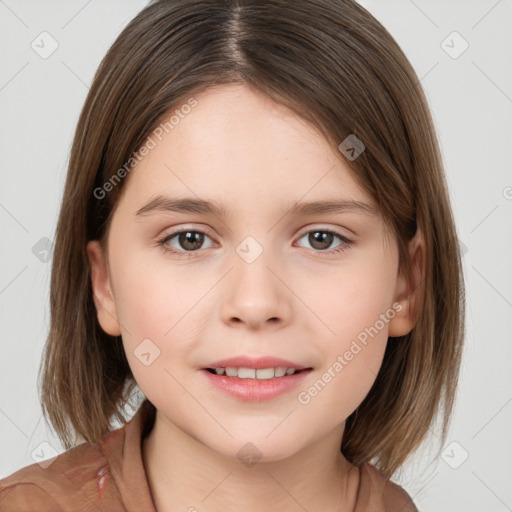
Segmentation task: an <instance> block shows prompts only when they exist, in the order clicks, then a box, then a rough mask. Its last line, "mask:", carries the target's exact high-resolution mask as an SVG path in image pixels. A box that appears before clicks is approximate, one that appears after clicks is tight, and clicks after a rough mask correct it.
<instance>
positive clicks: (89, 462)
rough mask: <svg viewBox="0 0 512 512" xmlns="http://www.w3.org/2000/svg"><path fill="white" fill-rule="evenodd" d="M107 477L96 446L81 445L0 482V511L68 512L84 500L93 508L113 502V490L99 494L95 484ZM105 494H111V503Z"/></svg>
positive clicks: (105, 462)
mask: <svg viewBox="0 0 512 512" xmlns="http://www.w3.org/2000/svg"><path fill="white" fill-rule="evenodd" d="M102 478H103V480H101V479H102ZM107 478H108V466H107V461H106V460H105V457H104V456H103V454H102V452H101V450H100V449H99V447H98V445H97V444H90V443H83V444H81V445H79V446H76V447H74V448H71V449H70V450H67V451H65V452H64V453H61V454H60V455H58V456H57V457H56V458H53V459H47V460H45V461H42V462H39V463H35V464H31V465H29V466H25V467H23V468H21V469H19V470H18V471H16V472H14V473H12V474H11V475H9V476H7V477H5V478H3V479H1V480H0V510H2V512H15V511H21V510H25V511H27V510H38V511H41V512H49V511H52V512H53V511H59V512H67V511H71V510H76V509H77V506H78V505H79V504H82V503H84V502H86V501H87V502H90V506H92V507H93V508H95V507H94V505H96V504H97V505H98V506H101V504H103V503H104V501H105V499H107V501H112V499H111V498H112V493H113V492H114V489H109V492H108V493H105V492H103V493H102V492H101V491H102V489H101V486H99V485H98V484H99V482H105V480H106V479H107ZM105 494H108V495H110V500H109V497H108V496H105ZM93 504H94V505H93ZM103 510H105V509H103Z"/></svg>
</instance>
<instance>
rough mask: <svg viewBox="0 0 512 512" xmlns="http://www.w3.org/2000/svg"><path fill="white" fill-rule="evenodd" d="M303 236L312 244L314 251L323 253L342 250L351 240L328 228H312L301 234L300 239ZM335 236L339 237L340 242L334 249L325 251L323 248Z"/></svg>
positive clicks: (325, 247) (330, 242) (329, 243)
mask: <svg viewBox="0 0 512 512" xmlns="http://www.w3.org/2000/svg"><path fill="white" fill-rule="evenodd" d="M304 237H307V241H308V243H310V244H313V249H314V250H315V251H320V252H325V253H330V252H340V251H344V250H345V249H346V248H347V247H348V246H349V245H350V244H351V243H352V241H351V240H349V239H348V238H346V237H345V236H343V235H341V234H339V233H337V232H335V231H331V230H329V229H313V230H311V231H308V232H307V233H305V234H304V235H302V236H301V239H302V238H304ZM335 238H338V239H340V240H341V243H340V244H339V245H337V246H336V247H335V248H334V249H332V250H330V251H326V250H325V249H327V248H328V247H329V246H330V245H331V244H332V243H333V240H334V239H335ZM315 245H316V247H315Z"/></svg>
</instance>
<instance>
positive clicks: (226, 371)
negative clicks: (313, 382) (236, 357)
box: [201, 366, 313, 402]
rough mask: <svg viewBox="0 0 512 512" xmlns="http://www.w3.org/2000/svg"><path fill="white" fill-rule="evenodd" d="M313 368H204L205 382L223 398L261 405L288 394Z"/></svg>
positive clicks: (302, 381) (301, 382)
mask: <svg viewBox="0 0 512 512" xmlns="http://www.w3.org/2000/svg"><path fill="white" fill-rule="evenodd" d="M312 371H313V368H311V367H308V368H293V367H285V366H278V367H268V368H250V367H243V366H242V367H234V366H216V367H215V368H212V367H207V368H203V369H202V371H201V373H202V374H203V375H204V376H205V377H206V379H205V383H206V384H207V385H208V387H210V388H211V389H213V390H216V391H220V393H222V394H223V395H224V396H229V397H231V398H236V399H237V400H238V401H242V402H263V401H265V400H271V399H274V398H277V397H278V396H281V395H286V394H287V393H290V392H291V391H292V390H293V389H294V388H296V387H298V386H299V385H300V384H303V383H304V381H305V379H307V376H308V375H309V373H311V372H312Z"/></svg>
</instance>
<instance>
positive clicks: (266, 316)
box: [222, 235, 289, 327]
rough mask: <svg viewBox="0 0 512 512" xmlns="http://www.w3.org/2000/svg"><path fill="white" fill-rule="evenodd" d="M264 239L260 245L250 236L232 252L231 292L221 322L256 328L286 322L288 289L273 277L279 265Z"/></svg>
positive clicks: (268, 242) (268, 238) (224, 305)
mask: <svg viewBox="0 0 512 512" xmlns="http://www.w3.org/2000/svg"><path fill="white" fill-rule="evenodd" d="M263 238H264V239H263V240H262V241H259V240H257V239H256V237H253V236H251V235H249V236H247V237H246V238H244V239H243V240H242V241H241V242H240V243H239V244H238V246H237V247H236V248H235V254H233V257H232V259H231V260H232V263H233V266H234V268H233V271H232V272H231V276H230V279H229V280H228V282H229V288H230V289H229V291H228V293H227V295H226V296H225V301H224V303H223V306H222V315H223V317H224V318H223V319H224V321H227V322H230V321H231V322H233V321H234V322H237V323H240V322H243V323H246V324H248V325H250V326H252V327H258V326H260V325H263V324H265V322H269V321H272V322H276V321H277V320H279V321H281V322H283V321H287V319H288V317H289V298H287V297H286V290H287V288H286V286H284V285H283V283H282V282H281V280H280V279H279V278H278V277H277V276H276V274H279V270H278V269H279V268H281V265H280V263H279V262H277V261H276V260H275V258H274V254H275V251H274V250H273V249H272V247H270V245H269V244H270V239H271V236H267V237H263ZM260 240H261V238H260Z"/></svg>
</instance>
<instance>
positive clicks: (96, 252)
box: [87, 240, 121, 336]
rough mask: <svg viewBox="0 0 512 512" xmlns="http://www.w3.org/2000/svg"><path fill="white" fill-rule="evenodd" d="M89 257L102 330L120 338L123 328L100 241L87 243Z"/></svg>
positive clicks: (94, 295) (97, 312) (97, 311)
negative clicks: (118, 316)
mask: <svg viewBox="0 0 512 512" xmlns="http://www.w3.org/2000/svg"><path fill="white" fill-rule="evenodd" d="M87 257H88V258H89V265H90V268H91V285H92V290H93V297H94V305H95V306H96V314H97V316H98V322H99V324H100V326H101V328H102V329H103V330H104V331H105V332H106V333H107V334H110V335H111V336H119V335H120V334H121V328H120V326H119V322H118V318H117V309H116V304H115V301H114V295H113V294H112V288H111V285H110V278H109V275H108V267H107V260H106V257H105V254H104V251H103V248H102V247H101V244H100V242H99V241H98V240H91V241H90V242H88V243H87Z"/></svg>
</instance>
